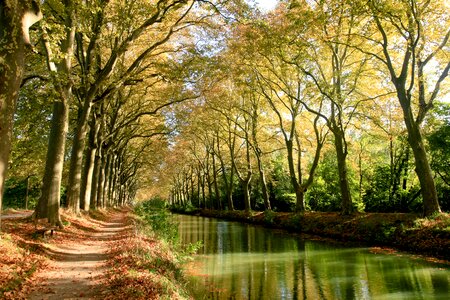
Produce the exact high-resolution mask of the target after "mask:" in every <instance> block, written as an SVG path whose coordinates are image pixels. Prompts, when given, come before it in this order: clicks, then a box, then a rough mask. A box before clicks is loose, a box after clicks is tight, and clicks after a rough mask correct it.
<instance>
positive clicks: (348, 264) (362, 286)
mask: <svg viewBox="0 0 450 300" xmlns="http://www.w3.org/2000/svg"><path fill="white" fill-rule="evenodd" d="M176 218H177V219H178V221H179V223H180V225H179V233H180V237H181V240H182V242H183V243H195V242H197V241H203V244H204V246H203V247H202V248H201V249H200V250H199V252H198V255H196V257H195V260H194V261H193V262H192V263H191V264H190V265H189V266H188V271H189V273H190V274H192V275H193V276H192V280H191V281H192V282H191V287H192V289H193V291H194V294H195V295H196V299H270V300H272V299H273V300H278V299H383V300H384V299H424V300H428V299H450V290H449V289H450V268H449V267H448V266H441V265H436V264H430V263H426V262H423V261H421V260H418V259H413V258H412V257H410V256H407V255H402V256H400V255H384V254H375V253H371V252H370V251H369V249H367V248H349V247H342V246H336V245H330V244H326V243H322V242H316V241H309V240H304V239H301V238H299V237H297V236H294V235H289V234H286V233H284V232H282V231H277V230H273V229H267V228H263V227H259V226H253V225H248V224H241V223H236V222H228V221H222V220H216V219H209V218H203V217H193V216H177V217H176Z"/></svg>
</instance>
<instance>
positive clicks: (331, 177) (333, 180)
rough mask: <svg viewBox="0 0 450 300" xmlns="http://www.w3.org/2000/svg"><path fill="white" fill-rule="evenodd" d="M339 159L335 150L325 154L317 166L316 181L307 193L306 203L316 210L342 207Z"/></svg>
mask: <svg viewBox="0 0 450 300" xmlns="http://www.w3.org/2000/svg"><path fill="white" fill-rule="evenodd" d="M337 168H338V167H337V160H336V157H335V155H334V153H333V152H331V151H329V152H326V153H325V154H324V157H323V160H322V162H321V163H320V164H319V166H318V167H317V171H316V177H315V181H314V183H313V184H312V185H311V187H310V188H309V189H308V192H307V193H306V197H305V198H306V203H307V204H308V206H309V207H310V208H311V210H314V211H339V210H340V209H341V192H340V187H339V175H338V173H337Z"/></svg>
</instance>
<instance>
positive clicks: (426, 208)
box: [402, 106, 441, 216]
mask: <svg viewBox="0 0 450 300" xmlns="http://www.w3.org/2000/svg"><path fill="white" fill-rule="evenodd" d="M402 107H403V106H402ZM403 113H404V119H405V124H406V128H407V130H408V142H409V145H410V146H411V149H412V152H413V154H414V161H415V166H416V169H415V171H416V174H417V177H418V178H419V182H420V187H421V191H422V198H423V214H424V216H430V215H432V214H433V213H436V212H440V211H441V208H440V206H439V202H438V197H437V191H436V185H435V183H434V178H433V172H432V171H431V167H430V163H429V162H428V158H427V152H426V150H425V145H424V143H423V138H422V133H421V130H420V125H419V124H417V123H416V122H415V121H414V119H413V116H412V114H411V113H410V110H409V111H408V110H406V111H405V110H404V111H403Z"/></svg>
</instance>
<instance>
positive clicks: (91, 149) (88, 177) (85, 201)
mask: <svg viewBox="0 0 450 300" xmlns="http://www.w3.org/2000/svg"><path fill="white" fill-rule="evenodd" d="M99 129H100V124H98V123H97V122H95V118H93V123H92V124H91V129H90V131H89V146H88V149H87V151H86V161H85V166H84V172H83V178H82V186H81V191H80V193H81V199H80V202H81V209H82V210H84V211H89V208H90V205H91V191H92V180H93V178H92V177H93V175H94V164H95V155H96V153H97V146H96V143H95V140H96V139H97V135H98V130H99Z"/></svg>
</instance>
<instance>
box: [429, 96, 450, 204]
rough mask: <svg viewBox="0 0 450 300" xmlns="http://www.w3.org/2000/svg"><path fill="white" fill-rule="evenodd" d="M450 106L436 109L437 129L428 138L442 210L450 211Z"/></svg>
mask: <svg viewBox="0 0 450 300" xmlns="http://www.w3.org/2000/svg"><path fill="white" fill-rule="evenodd" d="M449 116H450V104H444V103H441V104H440V105H439V106H438V107H437V108H436V109H435V118H436V119H437V120H436V122H437V123H438V125H437V128H436V129H435V130H434V131H433V132H432V133H431V134H430V135H429V136H428V144H429V149H430V154H431V155H430V157H431V168H432V169H433V171H435V172H436V174H437V176H436V188H437V190H438V197H439V204H440V205H441V208H442V210H445V211H450V117H449Z"/></svg>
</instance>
